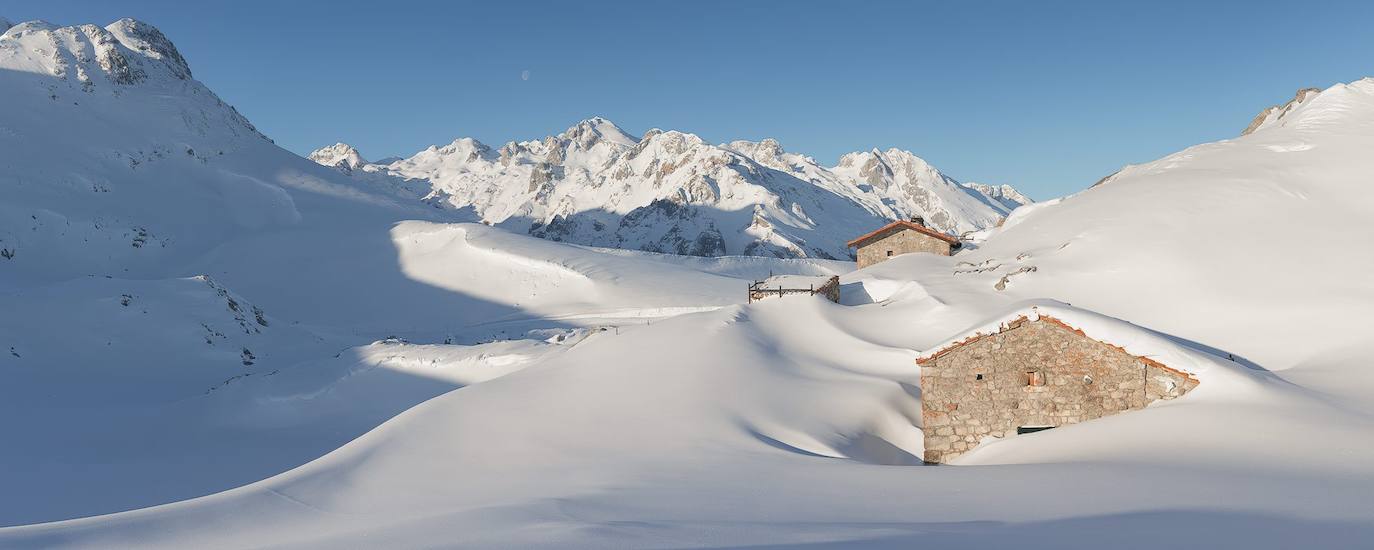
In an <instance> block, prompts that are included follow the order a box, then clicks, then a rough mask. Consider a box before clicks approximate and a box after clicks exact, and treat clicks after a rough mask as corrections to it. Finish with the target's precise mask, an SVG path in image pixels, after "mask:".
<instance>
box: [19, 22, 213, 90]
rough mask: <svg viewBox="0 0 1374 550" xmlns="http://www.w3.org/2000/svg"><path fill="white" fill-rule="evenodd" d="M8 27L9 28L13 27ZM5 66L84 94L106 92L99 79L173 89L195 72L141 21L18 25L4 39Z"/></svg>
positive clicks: (164, 37) (169, 42)
mask: <svg viewBox="0 0 1374 550" xmlns="http://www.w3.org/2000/svg"><path fill="white" fill-rule="evenodd" d="M7 24H8V23H7ZM0 67H3V68H6V69H10V70H15V71H20V72H27V73H36V74H44V75H48V76H53V77H57V78H58V79H59V80H64V81H69V82H70V81H71V80H73V79H74V80H75V81H77V82H78V83H79V85H80V86H81V87H82V91H86V92H91V91H94V90H96V89H98V88H101V86H100V82H99V79H98V78H97V77H98V76H99V75H102V74H103V75H104V77H105V78H104V80H106V81H108V82H109V83H111V84H115V85H119V86H132V85H137V84H143V83H152V84H156V85H159V86H164V87H166V86H169V85H172V83H176V82H178V81H188V80H190V79H191V69H190V67H189V66H188V65H187V63H186V60H185V59H184V58H183V57H182V56H181V53H179V52H178V51H177V49H176V46H175V45H173V44H172V42H171V40H168V39H167V37H166V36H165V35H163V34H162V32H161V31H159V30H158V29H157V28H156V27H153V26H152V25H149V24H147V23H144V22H142V21H138V20H135V19H121V20H119V21H116V22H114V23H111V24H110V25H108V26H106V27H103V28H102V27H99V26H97V25H89V24H87V25H74V26H66V27H62V26H57V25H54V24H52V23H48V22H46V21H29V22H25V23H20V24H18V25H13V26H10V27H8V28H7V30H5V32H4V34H3V35H0Z"/></svg>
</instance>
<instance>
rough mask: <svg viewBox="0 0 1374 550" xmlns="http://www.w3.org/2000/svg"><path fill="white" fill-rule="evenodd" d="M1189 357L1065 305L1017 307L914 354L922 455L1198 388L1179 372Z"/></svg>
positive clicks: (940, 458)
mask: <svg viewBox="0 0 1374 550" xmlns="http://www.w3.org/2000/svg"><path fill="white" fill-rule="evenodd" d="M1122 342H1128V343H1130V345H1131V349H1127V348H1124V347H1121V345H1122ZM1198 353H1201V352H1198V351H1196V350H1187V351H1186V353H1185V352H1183V351H1181V350H1180V348H1179V345H1178V344H1176V343H1174V342H1173V341H1171V340H1169V339H1167V338H1164V337H1163V336H1162V335H1159V334H1157V333H1153V332H1151V331H1148V330H1146V329H1143V328H1140V327H1138V326H1136V325H1132V324H1130V323H1127V322H1125V321H1121V320H1119V319H1113V318H1110V317H1106V316H1103V315H1099V314H1096V313H1092V312H1087V311H1084V310H1080V309H1075V308H1072V307H1071V306H1068V305H1065V304H1058V303H1050V304H1048V305H1044V304H1042V305H1038V306H1030V307H1026V308H1021V309H1019V310H1016V311H1014V312H1012V313H1010V314H1007V315H1003V316H1001V317H999V318H998V319H997V320H996V321H994V322H992V323H989V324H985V325H983V326H982V327H981V328H978V329H974V330H970V331H965V332H963V333H961V334H960V335H958V336H956V337H955V338H953V339H951V340H948V341H946V342H945V343H943V344H941V345H938V346H936V347H934V348H932V349H931V350H929V351H927V352H925V353H924V354H922V355H921V356H919V357H918V358H917V360H916V363H917V364H918V365H920V368H921V420H922V425H923V430H924V431H925V456H924V459H925V461H926V462H928V463H942V462H946V461H948V460H950V459H952V458H954V457H957V456H959V455H960V454H963V453H964V452H966V451H968V450H970V449H972V448H973V447H975V446H977V445H978V444H979V443H980V442H981V441H982V440H983V439H985V438H990V437H991V438H1000V437H1009V436H1015V435H1018V434H1024V433H1030V432H1035V431H1040V430H1045V429H1049V428H1054V427H1058V426H1065V425H1069V424H1075V423H1078V422H1083V421H1087V420H1092V419H1095V418H1101V417H1103V416H1109V415H1113V414H1117V413H1122V412H1126V411H1133V410H1137V409H1143V408H1145V406H1146V405H1149V404H1150V403H1152V402H1154V401H1157V400H1161V399H1174V398H1177V397H1181V396H1183V395H1184V394H1185V393H1187V392H1189V391H1191V390H1192V389H1193V388H1195V387H1197V385H1198V380H1197V379H1196V378H1195V377H1194V375H1193V374H1192V373H1190V372H1189V371H1188V370H1187V369H1192V370H1197V368H1196V367H1194V366H1193V365H1195V364H1196V361H1194V360H1190V359H1189V358H1190V357H1192V356H1193V355H1196V354H1198ZM1190 354H1192V355H1190ZM1218 360H1219V359H1218ZM1169 362H1172V363H1176V364H1168V363H1169ZM1178 363H1181V364H1178Z"/></svg>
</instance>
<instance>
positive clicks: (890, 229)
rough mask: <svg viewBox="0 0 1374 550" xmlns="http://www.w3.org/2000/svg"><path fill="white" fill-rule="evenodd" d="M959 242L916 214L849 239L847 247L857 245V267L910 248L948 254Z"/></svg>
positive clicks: (855, 246) (902, 252) (905, 252)
mask: <svg viewBox="0 0 1374 550" xmlns="http://www.w3.org/2000/svg"><path fill="white" fill-rule="evenodd" d="M959 246H960V244H959V239H957V238H955V237H952V236H950V235H946V234H944V233H941V232H939V231H936V230H934V229H931V228H929V227H926V224H925V220H923V219H921V218H920V217H914V218H911V220H909V221H908V220H897V221H895V222H892V223H889V224H887V225H884V226H882V227H879V228H878V229H875V230H873V231H872V232H870V233H868V234H865V235H863V236H860V237H859V238H856V239H854V240H852V241H849V247H850V248H858V249H859V250H858V254H857V258H858V262H859V269H863V268H865V267H868V266H870V265H873V264H876V263H879V262H884V261H887V259H888V258H891V257H893V256H898V255H901V254H909V253H912V252H929V253H931V254H939V255H941V256H949V255H950V254H953V253H954V251H955V250H958V249H959Z"/></svg>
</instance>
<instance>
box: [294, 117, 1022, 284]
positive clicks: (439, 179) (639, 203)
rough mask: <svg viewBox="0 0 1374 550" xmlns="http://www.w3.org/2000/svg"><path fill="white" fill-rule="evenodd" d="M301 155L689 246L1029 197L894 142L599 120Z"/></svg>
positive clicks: (956, 223)
mask: <svg viewBox="0 0 1374 550" xmlns="http://www.w3.org/2000/svg"><path fill="white" fill-rule="evenodd" d="M310 157H311V158H312V159H314V160H315V161H316V162H319V163H321V164H324V165H326V166H333V167H336V168H338V169H339V170H340V171H342V172H344V173H346V174H358V175H359V177H365V178H370V179H374V180H375V179H376V178H377V177H378V175H379V174H383V173H384V174H389V175H391V176H395V177H396V178H398V179H401V180H403V181H409V182H412V185H413V182H416V181H423V182H428V183H429V184H431V185H432V190H433V194H432V195H431V196H430V197H429V198H428V200H429V201H430V202H434V203H444V204H447V205H449V206H451V207H455V208H466V207H470V208H472V209H473V210H474V211H475V212H476V213H477V214H478V215H479V216H480V218H481V220H483V221H485V222H489V223H494V224H497V225H499V226H501V227H504V228H507V229H510V230H512V231H520V232H528V233H529V234H531V235H535V236H538V237H544V238H548V239H552V240H556V241H566V242H575V243H581V244H588V245H594V246H605V247H614V248H628V249H638V250H647V251H654V252H669V253H675V254H690V255H694V256H723V255H748V256H776V257H819V258H832V259H833V258H849V257H852V255H851V253H850V251H849V250H848V248H847V247H846V246H845V242H846V241H847V240H848V239H850V238H852V237H854V236H857V235H861V234H863V233H865V232H867V231H869V230H871V229H872V228H874V227H878V226H880V225H882V224H883V223H885V222H886V221H888V220H891V219H906V218H908V217H910V216H923V217H924V218H925V219H926V220H927V223H929V224H930V225H931V226H932V227H935V228H937V229H940V230H942V231H946V232H950V233H953V234H959V233H963V232H966V231H973V230H977V229H983V228H987V227H991V226H993V225H995V224H996V223H997V221H998V220H1000V219H1002V218H1003V217H1004V216H1006V215H1007V214H1008V213H1009V212H1010V211H1011V210H1013V209H1015V208H1016V207H1018V206H1021V205H1022V204H1028V203H1030V202H1031V201H1030V199H1029V198H1027V197H1025V196H1024V195H1022V194H1020V193H1019V192H1017V191H1016V190H1015V189H1012V188H1011V187H1010V186H1005V185H1004V186H1000V187H992V186H983V185H965V184H961V183H959V182H957V181H955V180H953V179H951V178H950V177H948V176H946V175H944V174H942V173H940V171H938V170H936V169H935V168H934V167H932V166H930V165H929V164H927V163H926V162H925V161H924V160H921V159H920V158H918V157H916V156H915V155H912V154H911V153H909V152H906V151H901V150H897V149H890V150H888V151H886V152H879V151H877V150H874V151H872V152H870V153H853V154H850V155H846V156H845V157H844V158H843V159H841V161H840V165H839V166H838V167H835V168H823V167H821V166H820V165H819V164H817V163H816V161H815V160H814V159H812V158H810V157H806V156H803V155H798V154H794V153H788V152H785V151H783V149H782V146H781V145H779V144H778V142H777V141H774V140H771V139H768V140H763V141H761V142H751V141H735V142H731V143H728V144H725V145H711V144H709V143H705V142H704V141H702V140H701V138H699V137H697V136H695V135H692V134H687V133H682V132H677V131H661V130H656V129H655V130H650V131H649V132H648V133H647V134H645V135H644V136H643V137H636V136H633V135H630V134H629V133H627V132H625V131H624V130H622V129H620V127H618V126H616V125H615V124H613V123H611V122H610V121H608V120H605V119H602V118H592V119H588V120H584V121H582V122H579V123H578V124H576V125H574V126H573V127H571V128H569V129H568V130H567V131H565V132H563V133H561V134H559V135H557V136H549V137H546V138H544V139H543V140H539V141H525V142H518V143H517V142H511V143H507V144H506V145H504V146H502V147H501V148H500V149H497V150H493V149H492V148H490V147H488V146H486V145H484V144H482V143H481V142H478V141H476V140H474V139H471V138H461V139H458V140H455V141H454V142H453V143H450V144H448V145H446V146H443V147H430V148H429V149H426V150H424V151H421V152H419V153H417V154H416V155H415V156H413V157H410V158H408V159H403V160H398V161H395V162H392V163H390V164H387V165H384V166H383V165H378V164H364V163H363V162H362V158H361V156H360V155H359V154H358V152H357V151H356V150H355V149H353V148H352V147H350V146H348V145H346V144H343V143H339V144H335V145H332V146H329V147H326V148H323V149H320V150H318V151H315V152H314V153H312V154H311V155H310ZM359 166H363V169H362V170H358V168H359Z"/></svg>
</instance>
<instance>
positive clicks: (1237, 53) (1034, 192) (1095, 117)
mask: <svg viewBox="0 0 1374 550" xmlns="http://www.w3.org/2000/svg"><path fill="white" fill-rule="evenodd" d="M0 16H3V17H6V18H9V19H11V20H14V21H23V20H29V19H47V20H49V21H52V22H54V23H60V24H76V23H88V22H95V23H100V24H102V25H103V24H106V23H109V22H110V21H113V20H115V19H117V18H119V17H125V16H130V17H136V18H139V19H143V20H145V21H148V22H150V23H153V24H154V25H156V26H158V27H159V28H161V29H162V30H163V32H164V33H166V34H167V35H168V36H169V37H170V38H171V39H172V40H173V41H174V42H175V43H176V44H177V46H178V48H179V49H180V50H181V52H182V53H183V54H184V55H185V56H186V57H187V59H188V60H189V61H190V63H191V68H192V70H193V71H194V72H195V75H196V77H197V78H199V79H200V80H201V81H203V82H205V83H206V84H207V85H209V86H210V87H211V88H212V89H214V90H215V91H216V92H217V93H219V94H220V96H221V97H223V98H224V99H225V100H226V101H229V102H230V103H232V104H234V105H235V106H237V107H238V108H239V110H240V111H241V112H243V113H244V114H245V115H246V116H248V117H249V119H251V120H252V121H253V122H254V123H255V124H256V125H257V126H258V127H259V128H260V129H262V130H263V131H264V132H265V133H266V134H267V135H269V136H271V137H273V138H274V139H276V140H277V143H279V144H281V145H283V146H285V147H286V148H288V149H291V150H292V151H295V152H298V153H308V152H309V151H310V150H312V149H314V148H316V147H318V146H322V145H327V144H330V143H333V142H335V141H339V140H343V141H347V142H349V143H352V144H354V145H356V146H357V147H358V148H359V149H360V150H361V151H362V152H363V154H364V155H365V156H367V157H369V158H374V159H375V158H380V157H383V156H389V155H409V154H412V153H414V152H415V151H418V150H420V149H422V148H424V147H426V146H428V145H430V144H443V143H447V142H449V141H451V140H453V139H454V138H456V137H461V136H470V137H475V138H477V139H479V140H481V141H483V142H486V143H488V144H491V145H493V146H498V145H500V144H501V143H504V142H505V141H508V140H512V139H537V138H540V137H543V136H545V135H549V134H552V133H557V132H558V131H561V130H562V129H564V128H566V127H568V126H570V125H572V124H573V123H575V122H577V121H578V120H580V119H583V118H587V117H590V116H594V115H600V116H604V117H606V118H609V119H611V120H613V121H615V122H617V123H618V124H620V125H621V126H622V127H624V128H625V129H627V130H629V131H631V132H633V133H640V132H643V131H644V130H646V129H648V128H652V127H660V128H671V129H679V130H684V131H689V132H693V133H696V134H698V135H700V136H702V137H703V138H704V139H706V140H707V141H711V142H723V141H729V140H733V139H762V138H765V137H773V138H777V139H778V140H779V141H781V142H782V144H783V147H784V148H786V149H787V150H789V151H794V152H800V153H805V154H809V155H812V156H814V157H816V158H817V160H819V161H821V162H822V163H824V164H827V165H829V164H833V163H834V162H835V161H836V160H837V159H838V157H839V156H840V155H841V154H843V153H845V152H848V151H854V150H861V149H870V148H873V147H879V148H887V147H899V148H903V149H909V150H911V151H913V152H915V153H916V154H917V155H920V156H922V157H924V158H925V159H927V160H929V161H930V162H931V163H932V164H934V165H935V166H937V167H939V168H940V169H941V170H943V171H945V172H946V173H948V174H949V175H951V176H953V177H955V178H958V179H961V180H965V181H982V182H987V183H1011V184H1013V185H1016V186H1017V187H1020V188H1022V189H1023V190H1024V191H1026V192H1027V193H1029V194H1030V195H1031V196H1033V197H1035V198H1037V199H1045V198H1049V197H1053V196H1057V195H1062V194H1065V193H1069V192H1073V191H1076V190H1079V189H1081V188H1083V187H1086V186H1087V185H1090V184H1091V183H1093V182H1094V181H1096V180H1097V179H1098V178H1100V177H1102V176H1104V175H1107V174H1109V173H1111V172H1113V171H1115V170H1116V169H1118V168H1120V167H1121V166H1122V165H1124V164H1128V163H1136V162H1144V161H1148V160H1151V159H1154V158H1158V157H1160V156H1163V155H1165V154H1167V153H1170V152H1172V151H1176V150H1178V149H1181V148H1184V147H1187V146H1189V145H1193V144H1196V143H1201V142H1206V141H1213V140H1217V139H1223V138H1228V137H1233V136H1235V135H1237V134H1238V133H1239V132H1240V131H1241V130H1242V129H1243V128H1244V127H1245V126H1246V124H1248V123H1249V121H1250V119H1251V117H1253V116H1254V115H1255V114H1256V113H1257V112H1258V111H1259V110H1260V109H1262V108H1263V107H1265V106H1268V105H1271V104H1274V103H1279V102H1282V101H1285V100H1287V99H1288V98H1290V97H1292V95H1293V92H1294V91H1296V90H1297V89H1298V88H1301V87H1308V86H1316V87H1326V86H1329V85H1331V84H1334V83H1337V82H1344V81H1350V80H1355V79H1358V78H1361V77H1363V76H1367V75H1374V31H1371V30H1370V28H1369V24H1370V22H1371V21H1374V2H1349V3H1344V2H1307V3H1302V2H1293V1H1291V0H1290V1H1285V2H1260V1H1253V2H1206V3H1204V2H1148V3H1147V2H1134V3H1131V4H1126V3H1118V2H1086V1H1085V2H1029V1H1006V2H977V1H969V2H892V3H886V2H844V3H841V2H738V3H732V2H686V1H680V2H644V3H630V2H625V3H620V2H614V3H612V2H547V3H545V2H535V1H522V2H495V1H491V2H480V3H477V2H474V3H461V2H408V1H403V0H391V1H388V2H350V1H333V2H306V1H284V0H276V1H272V2H259V1H256V0H239V1H235V2H184V1H179V2H171V1H136V0H131V1H121V2H108V1H61V0H56V1H55V0H43V1H26V0H17V1H16V0H6V1H4V2H0ZM524 71H528V73H527V74H528V76H529V78H528V79H527V80H526V79H522V77H521V75H522V72H524Z"/></svg>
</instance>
